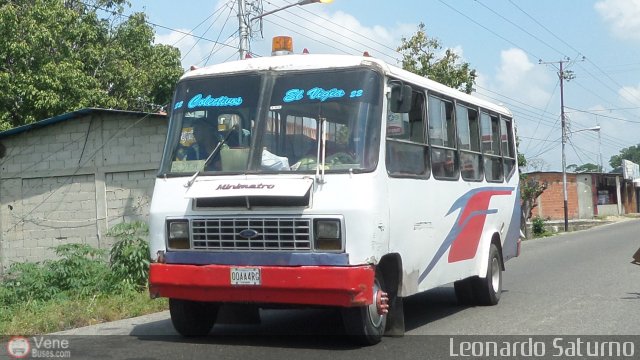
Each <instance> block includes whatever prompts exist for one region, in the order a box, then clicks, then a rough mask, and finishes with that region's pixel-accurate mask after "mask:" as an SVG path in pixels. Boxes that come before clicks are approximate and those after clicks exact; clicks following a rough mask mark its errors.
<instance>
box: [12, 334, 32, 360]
mask: <svg viewBox="0 0 640 360" xmlns="http://www.w3.org/2000/svg"><path fill="white" fill-rule="evenodd" d="M30 350H31V344H30V343H29V339H27V338H26V337H23V336H14V337H12V338H11V339H9V342H7V353H8V354H9V356H12V357H14V358H16V359H24V358H25V357H27V356H28V355H29V352H30Z"/></svg>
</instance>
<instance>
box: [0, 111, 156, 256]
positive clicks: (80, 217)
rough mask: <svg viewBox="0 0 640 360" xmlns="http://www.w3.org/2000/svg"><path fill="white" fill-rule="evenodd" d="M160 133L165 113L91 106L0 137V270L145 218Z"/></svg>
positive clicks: (106, 242)
mask: <svg viewBox="0 0 640 360" xmlns="http://www.w3.org/2000/svg"><path fill="white" fill-rule="evenodd" d="M166 132H167V120H166V117H165V116H159V115H151V116H146V117H145V116H144V115H143V114H134V113H131V114H129V113H122V112H109V111H95V112H92V113H89V114H87V115H84V116H80V117H77V118H72V119H68V120H66V121H62V122H59V123H55V124H51V125H48V126H45V127H42V128H37V129H33V130H30V131H27V132H22V133H19V134H15V135H12V136H9V137H6V138H3V139H1V140H0V141H1V142H2V143H3V145H4V146H5V147H6V155H5V157H4V158H2V159H1V160H0V229H1V233H0V262H1V265H2V266H1V267H0V268H6V267H7V266H9V265H10V264H11V263H14V262H22V261H42V260H45V259H48V258H52V257H54V256H55V254H54V252H53V251H52V250H51V247H53V246H56V245H59V244H64V243H85V244H90V245H92V246H96V247H100V248H105V249H107V248H109V247H110V245H111V243H112V242H113V239H109V238H108V237H107V236H106V232H107V230H108V229H109V228H110V227H111V226H113V225H115V224H117V223H120V222H122V221H132V220H143V221H146V220H147V218H148V210H149V204H150V201H151V195H152V193H153V185H154V180H155V176H156V174H157V169H158V166H159V163H160V157H161V154H162V148H163V145H164V140H165V136H166Z"/></svg>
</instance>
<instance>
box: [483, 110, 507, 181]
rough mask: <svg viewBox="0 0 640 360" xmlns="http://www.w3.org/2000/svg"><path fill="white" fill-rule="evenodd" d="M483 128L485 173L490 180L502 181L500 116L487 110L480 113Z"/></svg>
mask: <svg viewBox="0 0 640 360" xmlns="http://www.w3.org/2000/svg"><path fill="white" fill-rule="evenodd" d="M480 126H481V129H482V153H483V155H484V173H485V178H486V179H487V181H489V182H502V181H503V179H504V177H503V173H502V172H503V166H502V157H501V156H500V124H499V119H498V116H496V115H489V114H488V113H486V112H482V113H481V114H480Z"/></svg>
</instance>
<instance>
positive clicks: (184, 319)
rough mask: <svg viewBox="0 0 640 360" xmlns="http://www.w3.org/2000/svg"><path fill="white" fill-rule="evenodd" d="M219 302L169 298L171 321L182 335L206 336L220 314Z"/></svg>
mask: <svg viewBox="0 0 640 360" xmlns="http://www.w3.org/2000/svg"><path fill="white" fill-rule="evenodd" d="M218 307H219V305H218V304H215V303H210V302H201V301H190V300H181V299H169V313H170V314H171V323H172V324H173V327H174V328H175V329H176V331H177V332H178V333H179V334H180V335H182V336H188V337H194V336H206V335H207V334H209V332H210V331H211V328H212V327H213V324H214V323H215V321H216V317H217V315H218Z"/></svg>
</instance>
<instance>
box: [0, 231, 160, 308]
mask: <svg viewBox="0 0 640 360" xmlns="http://www.w3.org/2000/svg"><path fill="white" fill-rule="evenodd" d="M148 231H149V230H148V227H147V225H146V224H145V223H142V222H134V223H122V224H119V225H116V226H114V227H113V228H112V229H111V230H110V232H109V235H111V236H114V237H116V238H118V241H117V242H116V243H115V244H114V246H113V247H112V249H111V252H110V261H107V259H106V252H105V251H104V250H101V249H96V248H94V247H91V246H89V245H87V244H64V245H59V246H57V247H55V248H54V251H55V253H56V255H58V259H55V260H48V261H44V262H41V263H14V264H12V265H11V266H10V267H9V269H8V271H7V273H6V274H5V278H4V279H3V281H2V286H0V306H13V305H15V304H18V303H20V302H22V301H25V299H28V300H30V301H49V300H52V299H56V298H78V297H80V298H82V297H90V296H94V295H100V294H106V293H125V292H127V291H133V290H135V291H141V290H143V289H144V288H145V287H146V284H147V277H148V270H149V244H148V242H147V241H146V239H145V237H146V235H147V234H148Z"/></svg>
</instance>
